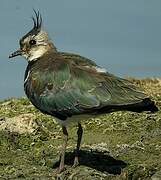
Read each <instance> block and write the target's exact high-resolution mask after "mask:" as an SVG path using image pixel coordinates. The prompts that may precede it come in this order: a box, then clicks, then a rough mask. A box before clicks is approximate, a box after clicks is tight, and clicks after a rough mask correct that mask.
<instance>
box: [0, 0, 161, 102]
mask: <svg viewBox="0 0 161 180" xmlns="http://www.w3.org/2000/svg"><path fill="white" fill-rule="evenodd" d="M33 8H35V9H39V10H40V11H41V14H42V16H43V20H44V23H43V27H44V29H45V30H47V32H48V33H49V35H50V37H51V39H52V40H53V41H54V43H55V45H56V47H57V48H58V50H61V51H67V52H73V53H78V54H80V55H82V56H86V57H88V58H91V59H93V60H95V61H96V63H97V64H98V65H100V66H102V67H104V68H106V69H107V70H108V71H109V72H111V73H113V74H116V75H117V76H122V77H125V76H133V77H140V78H144V77H161V1H160V0H153V1H152V0H135V1H130V0H100V1H98V0H81V1H80V0H45V1H41V0H34V1H33V0H27V1H26V0H12V1H11V0H10V1H9V0H1V1H0V23H1V26H0V99H6V98H9V97H20V96H23V95H24V92H23V76H24V71H25V67H26V65H27V62H26V61H25V60H24V59H23V58H22V57H17V58H15V59H13V60H9V59H8V55H9V54H10V53H11V52H13V51H14V50H16V49H18V47H19V44H18V41H19V39H20V38H21V36H23V35H24V34H25V33H26V32H28V31H29V30H30V29H31V28H32V20H31V16H32V15H33Z"/></svg>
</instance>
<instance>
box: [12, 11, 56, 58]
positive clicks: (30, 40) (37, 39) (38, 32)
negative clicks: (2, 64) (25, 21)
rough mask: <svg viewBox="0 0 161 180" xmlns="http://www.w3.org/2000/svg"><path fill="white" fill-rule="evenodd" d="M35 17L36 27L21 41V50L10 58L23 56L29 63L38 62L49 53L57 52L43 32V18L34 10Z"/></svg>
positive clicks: (33, 18)
mask: <svg viewBox="0 0 161 180" xmlns="http://www.w3.org/2000/svg"><path fill="white" fill-rule="evenodd" d="M34 13H35V17H32V20H33V23H34V26H33V28H32V29H31V31H29V32H28V33H27V34H26V35H25V36H23V37H22V38H21V39H20V41H19V44H20V49H18V50H17V51H15V52H14V53H12V54H11V55H10V56H9V58H13V57H15V56H19V55H20V56H23V57H25V58H26V59H27V60H28V61H33V60H36V59H37V58H39V57H41V56H42V55H43V54H45V53H46V52H48V51H50V50H51V51H53V50H54V51H56V48H55V47H54V45H53V44H52V42H51V41H50V39H49V37H48V34H47V32H45V31H43V30H42V17H41V15H40V13H39V11H38V12H36V11H35V10H34Z"/></svg>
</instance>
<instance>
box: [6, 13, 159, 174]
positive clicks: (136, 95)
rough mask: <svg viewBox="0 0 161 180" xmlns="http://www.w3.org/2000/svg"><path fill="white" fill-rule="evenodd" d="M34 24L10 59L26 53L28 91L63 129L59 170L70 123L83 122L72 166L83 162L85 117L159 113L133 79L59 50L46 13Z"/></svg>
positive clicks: (34, 103) (79, 125)
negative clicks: (45, 21)
mask: <svg viewBox="0 0 161 180" xmlns="http://www.w3.org/2000/svg"><path fill="white" fill-rule="evenodd" d="M32 20H33V28H32V29H31V30H30V31H29V32H28V33H26V34H25V35H24V36H23V37H22V38H21V39H20V41H19V44H20V49H18V50H17V51H15V52H13V53H12V54H11V55H9V58H13V57H16V56H23V57H24V58H25V59H26V60H27V62H28V64H27V68H26V71H25V75H24V91H25V93H26V95H27V97H28V99H29V100H30V101H31V103H32V104H33V105H34V106H35V107H36V108H37V109H38V110H40V111H41V112H42V113H43V114H47V115H51V116H52V117H53V118H55V119H56V120H57V121H58V123H59V124H60V126H61V127H62V132H63V139H64V140H63V144H62V149H61V152H60V164H59V167H58V173H61V172H62V171H64V170H65V151H66V147H67V141H68V130H67V129H68V127H69V124H71V123H75V124H76V125H78V130H77V145H76V149H75V158H74V163H73V167H76V166H78V165H79V156H80V153H79V152H80V145H81V140H82V134H83V128H82V125H81V121H83V120H89V119H92V117H96V116H100V115H102V114H108V113H111V112H115V111H132V112H138V113H140V112H143V111H150V112H152V113H153V112H156V111H158V108H157V106H156V105H155V102H154V101H153V100H151V98H150V97H149V96H148V95H146V94H145V93H144V92H143V91H142V90H140V89H139V88H138V87H137V86H136V85H134V84H133V83H132V82H131V81H129V80H127V79H124V78H121V77H117V76H115V75H113V74H111V73H109V72H107V70H106V69H104V68H102V67H100V66H98V65H97V64H96V63H95V62H94V61H93V60H90V59H88V58H86V57H83V56H80V55H78V54H74V53H69V52H61V51H58V50H57V48H56V46H55V45H54V43H53V42H52V40H51V39H50V38H49V35H48V33H47V32H46V31H44V30H43V28H42V22H43V20H42V16H41V14H40V12H39V11H36V10H34V15H33V16H32Z"/></svg>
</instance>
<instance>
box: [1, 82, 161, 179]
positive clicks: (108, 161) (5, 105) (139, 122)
mask: <svg viewBox="0 0 161 180" xmlns="http://www.w3.org/2000/svg"><path fill="white" fill-rule="evenodd" d="M131 80H132V81H133V82H134V83H135V84H137V85H138V86H140V87H141V88H142V89H143V90H144V91H145V92H146V93H147V94H149V95H150V96H151V97H152V98H153V99H154V100H155V101H156V104H157V106H158V107H159V108H160V107H161V91H160V89H161V80H160V79H144V80H137V79H131ZM82 125H83V129H84V135H83V141H82V146H81V157H80V166H78V167H76V168H74V169H73V168H71V166H72V163H73V159H74V155H73V150H74V148H75V144H76V130H77V129H76V127H74V126H72V127H70V128H69V142H68V148H67V153H66V171H64V172H62V173H61V174H59V175H58V176H57V177H56V176H55V175H54V170H55V169H56V168H57V167H58V162H59V151H60V148H61V144H62V139H61V134H62V132H61V128H60V126H59V124H58V123H57V122H56V121H54V120H53V118H52V117H50V116H46V115H43V114H41V113H40V112H39V111H38V110H36V109H35V108H34V107H33V106H32V105H31V104H30V102H29V101H28V100H27V99H26V98H20V99H8V100H5V101H2V102H0V179H63V180H65V179H87V180H88V179H89V180H91V179H92V180H95V179H96V180H97V179H116V180H117V179H134V180H135V179H136V180H137V179H151V177H154V176H155V174H157V173H158V172H160V171H161V141H160V139H161V112H160V111H159V112H157V113H155V114H150V113H147V112H144V113H140V114H138V113H132V112H115V113H111V114H107V115H103V116H100V117H99V118H98V117H97V118H93V119H91V120H89V121H84V122H83V123H82Z"/></svg>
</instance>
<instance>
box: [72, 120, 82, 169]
mask: <svg viewBox="0 0 161 180" xmlns="http://www.w3.org/2000/svg"><path fill="white" fill-rule="evenodd" d="M82 134H83V129H82V126H81V124H80V123H78V130H77V135H78V139H77V147H76V150H75V157H74V164H73V167H76V166H78V164H79V160H78V156H79V149H80V144H81V140H82Z"/></svg>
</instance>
